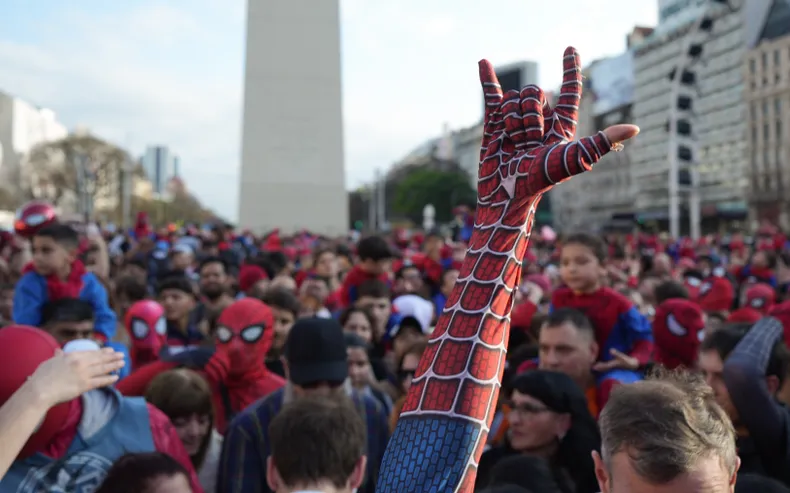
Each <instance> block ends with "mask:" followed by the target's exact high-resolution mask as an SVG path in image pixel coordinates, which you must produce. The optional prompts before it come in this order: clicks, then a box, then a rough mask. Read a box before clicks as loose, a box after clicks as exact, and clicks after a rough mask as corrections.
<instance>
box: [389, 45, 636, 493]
mask: <svg viewBox="0 0 790 493" xmlns="http://www.w3.org/2000/svg"><path fill="white" fill-rule="evenodd" d="M563 65H564V77H563V84H562V89H561V91H560V96H559V100H558V104H557V105H556V106H555V107H554V108H551V107H550V106H549V104H548V102H547V100H546V97H545V95H544V93H543V91H542V90H541V89H540V88H538V87H536V86H527V87H525V88H523V89H522V90H521V91H520V92H519V91H508V92H507V94H503V93H502V88H501V86H500V85H499V81H498V80H497V78H496V74H495V73H494V69H493V67H492V66H491V64H490V63H489V62H488V61H486V60H483V61H481V62H480V80H481V82H482V84H483V92H484V95H485V99H486V112H485V122H484V133H483V143H482V147H481V150H480V168H479V172H478V176H479V178H478V187H477V195H478V202H477V208H476V211H475V225H474V231H473V233H472V237H471V239H470V242H469V250H468V251H467V254H466V257H465V258H464V261H463V265H462V266H461V269H460V273H459V276H458V281H457V282H456V285H455V287H454V288H453V291H452V293H451V294H450V297H449V299H448V300H447V305H446V308H445V309H444V312H443V313H442V315H441V317H439V320H438V322H437V324H436V328H435V330H434V332H433V333H432V334H431V339H430V341H429V343H428V348H427V349H426V351H425V353H424V354H423V356H422V358H421V360H420V365H419V367H418V369H417V372H416V373H415V375H414V380H413V381H412V386H411V388H410V389H409V393H408V394H407V396H406V399H405V402H404V404H403V409H402V412H401V415H400V419H399V420H398V425H397V427H396V429H395V433H394V434H393V436H392V438H391V439H390V441H389V444H388V446H387V452H386V454H385V456H384V460H383V462H382V464H381V470H380V473H379V481H378V485H377V489H376V491H377V492H379V493H390V492H397V493H407V492H420V493H422V492H428V491H430V492H442V493H444V492H465V493H466V492H471V491H472V490H473V488H474V482H475V476H476V474H477V463H478V461H479V460H480V455H482V453H483V448H484V447H485V444H486V439H487V436H488V432H489V429H490V426H491V421H492V419H493V417H494V411H495V403H496V402H497V398H498V395H499V387H500V383H501V379H502V372H503V371H504V367H505V356H506V351H507V341H508V332H509V330H510V312H511V309H512V306H513V301H514V298H515V295H514V292H515V290H516V289H517V284H518V282H519V281H520V279H521V270H522V259H523V258H524V255H525V253H526V250H527V244H528V241H529V235H530V233H531V230H532V225H533V221H534V216H535V209H536V208H537V205H538V202H539V201H540V199H541V197H542V196H543V194H544V193H545V192H547V191H548V190H550V189H551V188H552V186H554V185H555V184H557V183H560V182H562V181H565V180H567V179H569V178H571V177H572V176H573V175H577V174H580V173H583V172H585V171H588V170H590V169H591V168H592V165H593V164H594V163H596V162H597V161H598V160H599V159H600V158H601V157H602V156H603V155H604V154H606V153H607V152H609V151H610V150H612V149H616V150H619V143H620V142H622V141H624V140H627V139H629V138H631V137H633V136H634V135H636V134H637V133H638V132H639V129H638V128H637V127H634V126H633V125H616V126H614V127H610V128H608V129H606V130H605V131H603V132H599V133H598V134H596V135H595V136H592V137H585V138H582V139H579V140H575V141H574V140H573V139H574V136H575V134H576V120H577V118H578V109H579V107H578V104H579V100H580V99H581V86H582V76H581V61H580V60H579V56H578V54H577V53H576V50H575V49H573V48H568V49H567V50H566V52H565V57H564V59H563ZM613 143H614V145H613Z"/></svg>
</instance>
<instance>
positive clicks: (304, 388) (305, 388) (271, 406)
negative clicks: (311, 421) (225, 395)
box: [217, 318, 389, 493]
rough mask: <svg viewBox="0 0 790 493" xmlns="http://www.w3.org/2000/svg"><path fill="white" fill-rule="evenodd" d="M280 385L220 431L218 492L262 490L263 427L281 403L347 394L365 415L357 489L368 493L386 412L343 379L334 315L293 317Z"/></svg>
mask: <svg viewBox="0 0 790 493" xmlns="http://www.w3.org/2000/svg"><path fill="white" fill-rule="evenodd" d="M283 365H284V370H285V376H286V379H287V382H286V385H285V387H284V388H282V389H280V390H277V391H275V392H273V393H272V394H269V396H267V397H265V398H263V399H261V400H260V401H258V402H256V403H255V404H253V405H251V406H250V407H248V408H247V409H245V410H244V411H243V412H241V413H239V414H238V415H237V416H236V418H235V419H234V420H233V421H232V422H231V424H230V426H229V427H228V429H227V432H226V433H225V442H224V443H223V447H222V458H221V460H220V467H219V473H218V477H217V488H218V491H229V492H236V491H239V492H242V491H243V492H244V493H268V492H271V490H270V489H269V488H268V487H267V486H266V484H267V480H268V478H267V477H266V470H267V468H266V458H267V457H268V456H269V455H270V449H269V447H270V445H271V440H270V438H271V437H270V435H269V430H270V429H271V428H270V426H273V425H272V421H273V419H274V418H275V416H277V414H278V413H279V412H280V410H281V409H282V408H283V406H284V405H286V404H289V403H291V402H294V401H296V400H299V399H300V398H304V397H310V396H315V397H319V398H325V399H326V398H331V397H337V396H339V397H342V396H344V395H348V396H350V398H351V401H352V402H353V404H354V407H355V408H356V410H357V412H359V414H360V415H362V416H364V417H365V423H366V432H367V456H368V458H369V461H368V463H367V467H366V475H367V477H366V479H365V482H364V486H362V487H361V488H360V492H371V493H372V492H373V491H374V488H375V484H376V477H377V475H378V468H379V464H381V459H382V457H383V456H384V449H385V447H386V446H387V440H388V438H389V426H388V421H387V418H388V417H387V415H386V413H385V411H384V409H383V407H382V406H381V404H380V403H379V402H378V401H377V400H376V399H375V398H374V397H371V396H368V395H366V394H363V393H360V392H356V391H354V390H353V389H352V388H351V386H350V384H349V382H348V381H347V379H348V362H347V354H346V344H345V339H344V337H343V329H342V327H341V326H340V324H339V323H338V322H337V321H336V320H334V319H324V318H309V319H301V320H299V321H297V322H296V323H295V324H294V325H293V327H292V328H291V331H290V332H289V334H288V338H287V339H286V343H285V352H284V358H283Z"/></svg>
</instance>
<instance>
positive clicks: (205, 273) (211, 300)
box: [198, 257, 234, 313]
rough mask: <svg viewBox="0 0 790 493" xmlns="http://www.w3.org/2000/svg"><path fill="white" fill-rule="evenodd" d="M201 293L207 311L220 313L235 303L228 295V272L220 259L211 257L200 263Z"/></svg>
mask: <svg viewBox="0 0 790 493" xmlns="http://www.w3.org/2000/svg"><path fill="white" fill-rule="evenodd" d="M198 273H199V274H200V293H201V294H202V295H203V302H202V305H203V306H204V307H205V309H206V311H211V312H215V313H218V312H220V311H222V309H224V308H226V307H227V306H229V305H230V304H231V303H233V301H234V300H233V297H232V296H231V295H230V294H229V293H228V272H227V268H226V265H225V261H224V260H222V259H221V258H219V257H209V258H207V259H205V260H203V261H202V262H201V263H200V269H199V270H198Z"/></svg>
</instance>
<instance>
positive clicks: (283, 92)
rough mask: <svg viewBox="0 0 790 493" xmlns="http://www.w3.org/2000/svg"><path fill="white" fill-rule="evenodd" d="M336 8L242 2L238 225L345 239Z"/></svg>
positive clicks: (298, 1)
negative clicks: (243, 44)
mask: <svg viewBox="0 0 790 493" xmlns="http://www.w3.org/2000/svg"><path fill="white" fill-rule="evenodd" d="M339 3H340V2H339V0H322V1H320V2H316V1H315V0H289V1H287V2H285V1H272V0H248V2H247V50H246V52H247V60H246V69H245V81H244V85H245V89H244V118H243V129H242V152H241V175H240V182H241V183H240V193H239V223H240V226H241V227H243V228H250V229H252V230H254V231H256V232H263V231H266V230H271V229H274V228H280V229H281V230H284V231H295V230H299V229H302V228H306V229H309V230H312V231H315V232H319V233H325V234H329V235H339V234H344V233H346V232H347V231H348V197H347V194H346V189H345V171H344V155H343V154H344V153H343V117H342V101H341V79H340V5H339Z"/></svg>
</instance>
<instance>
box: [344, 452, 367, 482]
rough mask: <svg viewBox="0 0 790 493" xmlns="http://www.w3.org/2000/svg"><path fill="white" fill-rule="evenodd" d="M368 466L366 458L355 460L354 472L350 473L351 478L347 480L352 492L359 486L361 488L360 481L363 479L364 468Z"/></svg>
mask: <svg viewBox="0 0 790 493" xmlns="http://www.w3.org/2000/svg"><path fill="white" fill-rule="evenodd" d="M367 465H368V458H367V456H365V455H363V456H362V457H360V458H359V459H357V463H356V464H354V470H353V471H351V476H349V478H348V482H349V486H350V487H351V489H352V490H356V489H357V488H359V487H360V486H362V481H363V480H364V479H365V467H366V466H367Z"/></svg>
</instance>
